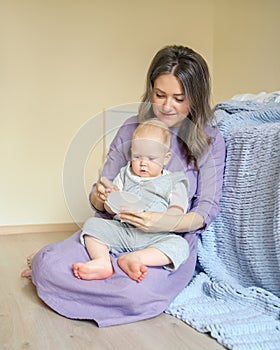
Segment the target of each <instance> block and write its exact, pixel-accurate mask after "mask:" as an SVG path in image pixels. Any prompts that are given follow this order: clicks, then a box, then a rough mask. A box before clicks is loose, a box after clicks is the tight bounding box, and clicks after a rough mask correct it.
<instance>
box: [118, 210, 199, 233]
mask: <svg viewBox="0 0 280 350" xmlns="http://www.w3.org/2000/svg"><path fill="white" fill-rule="evenodd" d="M119 217H120V218H121V220H123V221H126V222H128V223H130V224H132V225H134V226H136V227H137V228H139V229H140V230H142V231H145V232H160V231H170V232H191V231H196V230H198V229H201V228H203V226H204V219H203V217H202V215H200V214H198V213H193V212H190V213H187V214H183V213H181V214H174V213H172V212H168V211H166V212H164V213H158V212H142V213H128V212H121V213H119Z"/></svg>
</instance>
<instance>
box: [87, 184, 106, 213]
mask: <svg viewBox="0 0 280 350" xmlns="http://www.w3.org/2000/svg"><path fill="white" fill-rule="evenodd" d="M90 202H91V204H92V205H93V206H94V208H95V209H96V210H99V211H104V201H103V200H102V199H100V198H99V196H98V192H97V189H96V187H95V189H94V190H93V191H92V193H91V195H90Z"/></svg>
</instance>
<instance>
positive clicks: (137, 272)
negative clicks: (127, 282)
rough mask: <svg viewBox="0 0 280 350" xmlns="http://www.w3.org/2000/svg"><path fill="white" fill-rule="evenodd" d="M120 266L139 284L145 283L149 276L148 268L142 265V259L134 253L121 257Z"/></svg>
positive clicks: (119, 259)
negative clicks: (144, 280)
mask: <svg viewBox="0 0 280 350" xmlns="http://www.w3.org/2000/svg"><path fill="white" fill-rule="evenodd" d="M118 264H119V266H120V268H121V269H122V270H123V271H124V272H125V273H126V274H127V275H128V276H129V277H130V278H132V279H133V280H135V281H137V282H141V281H143V279H144V278H145V277H146V276H147V272H148V267H147V266H146V265H144V264H143V263H141V261H140V259H138V258H137V256H136V255H135V254H133V253H128V254H125V255H122V256H120V257H119V258H118Z"/></svg>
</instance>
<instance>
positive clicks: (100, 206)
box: [89, 117, 138, 212]
mask: <svg viewBox="0 0 280 350" xmlns="http://www.w3.org/2000/svg"><path fill="white" fill-rule="evenodd" d="M137 125H138V122H137V118H136V117H131V118H128V119H127V120H126V121H125V122H124V124H123V125H122V126H121V127H120V129H119V130H118V132H117V134H116V136H115V138H114V139H113V141H112V143H111V145H110V149H109V152H108V154H107V158H106V162H105V164H104V166H103V169H102V173H101V175H100V176H101V177H100V179H101V178H102V177H106V178H107V179H108V180H110V181H113V179H114V178H115V177H116V176H117V174H118V173H119V171H120V169H121V168H122V167H123V166H125V165H126V163H127V162H128V160H129V159H130V145H131V136H132V133H133V131H134V130H135V128H136V127H137ZM102 187H104V184H102V181H101V183H100V180H99V181H98V182H97V183H95V184H93V186H92V189H91V192H90V195H89V200H90V203H91V205H92V206H93V208H94V209H96V210H97V211H101V212H103V211H104V203H105V201H106V198H107V196H103V195H102V194H105V189H103V188H102ZM100 192H101V197H99V196H98V193H100Z"/></svg>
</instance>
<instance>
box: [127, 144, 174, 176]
mask: <svg viewBox="0 0 280 350" xmlns="http://www.w3.org/2000/svg"><path fill="white" fill-rule="evenodd" d="M167 152H168V149H167V147H166V146H165V145H163V144H162V143H161V142H160V141H157V140H156V139H155V140H151V139H145V138H136V139H134V140H132V145H131V164H132V170H133V173H134V174H135V175H138V176H140V177H157V176H160V175H161V173H162V168H163V166H164V164H166V162H167V160H166V155H167Z"/></svg>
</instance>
